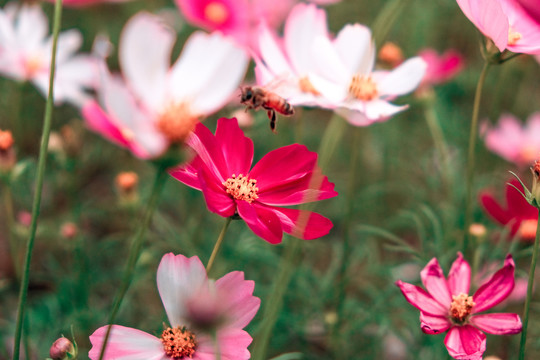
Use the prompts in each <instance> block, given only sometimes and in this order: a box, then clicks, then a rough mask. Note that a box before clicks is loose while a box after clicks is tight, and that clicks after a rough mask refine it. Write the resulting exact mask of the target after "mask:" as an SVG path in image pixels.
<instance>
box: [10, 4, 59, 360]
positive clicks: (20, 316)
mask: <svg viewBox="0 0 540 360" xmlns="http://www.w3.org/2000/svg"><path fill="white" fill-rule="evenodd" d="M61 22H62V0H56V2H55V5H54V23H53V35H52V36H53V46H52V53H51V68H50V73H49V93H48V96H47V104H46V106H45V115H44V119H43V133H42V136H41V145H40V149H39V159H38V169H37V175H36V188H35V193H34V200H33V205H32V222H31V224H30V235H29V238H28V243H27V247H26V256H25V260H24V268H23V273H22V279H21V287H20V291H19V305H18V308H17V323H16V326H15V336H14V337H15V340H14V343H13V360H19V353H20V344H21V336H22V330H23V324H24V311H25V306H26V298H27V296H28V283H29V279H30V263H31V261H32V251H33V249H34V241H35V238H36V230H37V221H38V218H39V212H40V207H41V192H42V190H43V180H44V178H45V165H46V163H47V146H48V144H49V135H50V133H51V124H52V112H53V96H54V94H53V93H54V74H55V67H56V48H57V43H58V34H59V33H60V24H61Z"/></svg>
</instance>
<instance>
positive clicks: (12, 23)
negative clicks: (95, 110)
mask: <svg viewBox="0 0 540 360" xmlns="http://www.w3.org/2000/svg"><path fill="white" fill-rule="evenodd" d="M48 26H49V25H48V20H47V17H46V16H45V13H44V12H43V11H42V10H41V7H40V6H39V5H20V6H19V5H17V4H15V3H9V4H7V5H6V6H5V7H4V8H3V9H1V10H0V74H1V75H4V76H6V77H8V78H11V79H14V80H17V81H31V82H32V83H33V84H34V85H35V86H36V87H37V88H38V90H39V91H40V92H41V93H42V94H43V95H44V96H47V94H48V91H49V72H50V66H51V51H52V38H51V37H50V36H49V35H48V33H49V30H48ZM81 45H82V36H81V34H80V33H79V32H78V31H77V30H68V31H65V32H62V33H60V35H59V37H58V46H57V56H56V76H55V86H54V99H55V102H56V103H62V102H64V101H69V102H72V103H74V104H75V105H81V104H82V103H83V102H84V101H86V100H87V99H88V98H89V97H88V95H87V94H86V93H85V89H91V88H95V86H96V85H97V82H96V80H95V79H96V78H97V65H96V60H95V59H94V58H93V57H91V56H90V55H76V56H75V55H74V53H75V52H76V51H77V49H79V47H80V46H81Z"/></svg>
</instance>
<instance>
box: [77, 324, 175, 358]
mask: <svg viewBox="0 0 540 360" xmlns="http://www.w3.org/2000/svg"><path fill="white" fill-rule="evenodd" d="M107 328H108V326H102V327H100V328H99V329H97V330H96V331H95V332H94V333H93V334H92V335H90V342H91V343H92V349H90V352H89V353H88V357H89V358H90V359H92V360H98V359H99V355H100V353H101V346H102V344H103V339H104V338H105V334H106V333H107ZM103 359H104V360H133V359H145V360H167V359H169V357H168V356H167V355H165V351H164V350H163V344H162V343H161V340H160V339H158V338H157V337H155V336H152V335H150V334H147V333H145V332H143V331H140V330H137V329H132V328H128V327H124V326H119V325H113V327H112V329H111V334H110V336H109V341H108V343H107V349H106V351H105V356H104V357H103Z"/></svg>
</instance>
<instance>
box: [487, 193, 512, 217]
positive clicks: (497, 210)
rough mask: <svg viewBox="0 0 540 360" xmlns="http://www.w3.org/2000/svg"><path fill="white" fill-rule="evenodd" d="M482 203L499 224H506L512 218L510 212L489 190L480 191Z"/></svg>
mask: <svg viewBox="0 0 540 360" xmlns="http://www.w3.org/2000/svg"><path fill="white" fill-rule="evenodd" d="M480 203H481V204H482V207H483V208H484V210H486V212H487V213H488V214H489V215H490V216H491V217H492V218H493V219H494V220H495V221H497V222H498V223H499V224H502V225H505V224H508V223H509V222H510V220H512V216H511V215H510V214H509V212H508V211H507V210H505V209H503V208H502V206H501V205H500V204H499V203H498V202H497V200H495V197H494V196H493V194H492V193H491V192H489V191H483V192H481V193H480Z"/></svg>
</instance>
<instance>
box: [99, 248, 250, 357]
mask: <svg viewBox="0 0 540 360" xmlns="http://www.w3.org/2000/svg"><path fill="white" fill-rule="evenodd" d="M157 285H158V290H159V294H160V296H161V300H162V302H163V306H164V307H165V311H166V312H167V317H168V319H169V324H170V326H168V327H166V328H165V329H164V330H163V332H162V333H161V336H160V337H156V336H153V335H150V334H148V333H145V332H142V331H140V330H136V329H132V328H128V327H124V326H119V325H113V327H112V330H111V335H110V338H109V342H108V344H107V349H106V351H105V356H104V359H109V360H112V359H118V360H120V359H124V360H128V359H168V358H172V359H184V358H189V359H193V360H205V359H213V358H215V357H216V353H215V350H216V346H215V343H214V341H213V339H212V336H211V335H210V334H209V333H207V332H203V331H201V330H199V329H198V328H195V327H194V326H193V322H192V321H191V320H192V319H193V315H192V314H191V313H190V310H189V309H190V307H189V304H190V303H193V302H197V301H198V300H200V299H201V296H204V299H207V297H208V298H210V302H211V303H212V304H214V308H215V309H212V308H209V309H207V310H208V311H211V312H212V311H213V314H218V315H219V316H220V319H221V320H222V321H221V322H220V323H219V324H218V325H216V327H215V328H213V329H212V332H216V333H217V338H218V344H219V348H220V351H221V358H222V359H230V360H244V359H246V360H247V359H249V357H250V354H249V351H248V350H247V347H248V345H249V344H250V343H251V340H252V339H251V336H249V334H248V333H247V332H245V331H244V330H242V329H243V328H244V327H245V326H246V325H247V324H248V323H249V322H250V321H251V319H253V317H254V316H255V314H256V313H257V310H258V309H259V306H260V299H259V298H257V297H255V296H253V295H252V294H253V288H254V283H253V281H249V280H244V273H243V272H240V271H234V272H231V273H229V274H227V275H225V276H223V277H222V278H221V279H219V280H217V281H215V282H214V281H212V280H208V278H207V276H206V270H205V269H204V266H203V264H202V263H201V261H200V260H199V258H198V257H196V256H194V257H191V258H186V257H185V256H183V255H176V256H175V255H173V254H172V253H169V254H166V255H165V256H163V258H162V259H161V263H160V264H159V268H158V271H157ZM217 305H219V306H217ZM156 322H157V321H156ZM106 332H107V326H103V327H101V328H99V329H97V330H96V331H95V332H94V333H93V334H92V335H91V336H90V341H91V343H92V349H91V350H90V353H89V354H88V356H89V357H90V359H92V360H97V359H99V355H100V351H101V345H102V343H103V339H104V337H105V334H106Z"/></svg>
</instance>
